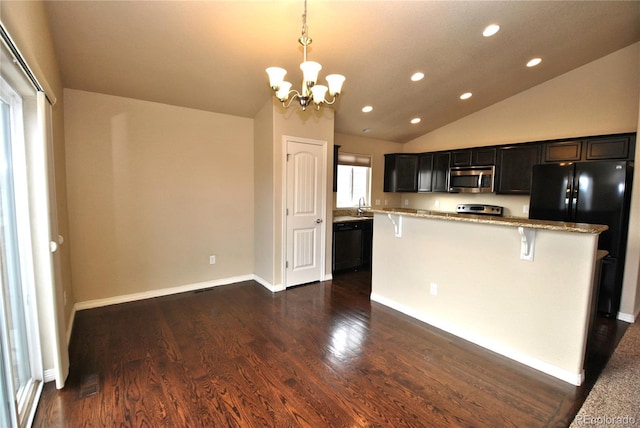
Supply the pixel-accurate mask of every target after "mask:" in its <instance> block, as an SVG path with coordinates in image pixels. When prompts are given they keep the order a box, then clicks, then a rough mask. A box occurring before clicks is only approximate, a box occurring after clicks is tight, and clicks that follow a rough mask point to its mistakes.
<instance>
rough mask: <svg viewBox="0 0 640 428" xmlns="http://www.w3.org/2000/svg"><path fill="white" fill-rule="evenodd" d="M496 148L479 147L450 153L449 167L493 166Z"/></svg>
mask: <svg viewBox="0 0 640 428" xmlns="http://www.w3.org/2000/svg"><path fill="white" fill-rule="evenodd" d="M495 163H496V148H495V147H480V148H472V149H465V150H456V151H453V152H451V160H450V162H449V165H450V166H453V167H456V166H486V165H495Z"/></svg>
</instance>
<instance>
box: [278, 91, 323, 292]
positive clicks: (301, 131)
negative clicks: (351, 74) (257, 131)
mask: <svg viewBox="0 0 640 428" xmlns="http://www.w3.org/2000/svg"><path fill="white" fill-rule="evenodd" d="M274 100H275V99H274ZM274 100H272V102H273V109H274V110H273V114H274V129H273V149H274V151H273V159H274V162H273V171H274V183H275V185H274V200H273V203H274V207H275V210H274V212H275V214H274V233H275V247H274V266H276V269H275V272H274V281H275V283H274V285H277V284H282V282H283V278H282V266H284V261H283V253H282V252H283V248H284V247H283V239H282V225H283V224H284V211H283V209H282V207H283V205H282V203H283V202H282V196H283V185H284V183H283V168H284V166H283V159H284V153H283V144H284V143H283V137H285V136H289V137H299V138H308V139H312V140H319V141H326V142H327V157H326V158H327V165H326V170H327V174H326V194H327V195H331V191H332V189H333V144H334V111H333V109H332V108H331V107H328V108H323V109H321V110H320V111H316V110H313V109H308V110H307V111H304V112H303V111H302V110H301V109H299V108H289V109H284V108H283V107H282V106H281V105H280V104H278V103H277V102H276V101H274ZM331 211H332V205H331V202H330V200H329V198H328V196H327V201H326V206H325V212H326V213H325V219H326V221H325V223H324V225H325V232H326V233H325V242H326V247H325V274H326V275H331V245H332V243H333V240H332V229H331V227H330V226H331V225H330V224H329V219H331V218H332V213H331Z"/></svg>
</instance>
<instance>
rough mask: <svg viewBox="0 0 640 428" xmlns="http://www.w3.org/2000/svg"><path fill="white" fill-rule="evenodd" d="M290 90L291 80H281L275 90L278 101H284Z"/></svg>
mask: <svg viewBox="0 0 640 428" xmlns="http://www.w3.org/2000/svg"><path fill="white" fill-rule="evenodd" d="M290 90H291V82H286V81H285V82H282V83H281V84H280V88H279V89H278V91H277V92H276V97H278V99H279V100H280V101H286V100H287V98H289V91H290Z"/></svg>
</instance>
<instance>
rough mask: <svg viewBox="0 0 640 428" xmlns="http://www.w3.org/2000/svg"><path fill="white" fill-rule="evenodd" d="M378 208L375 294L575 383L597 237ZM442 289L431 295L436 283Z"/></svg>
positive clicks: (580, 364) (580, 366)
mask: <svg viewBox="0 0 640 428" xmlns="http://www.w3.org/2000/svg"><path fill="white" fill-rule="evenodd" d="M402 219H403V223H402V236H401V237H400V238H397V237H395V235H394V228H393V225H392V223H391V221H390V220H389V219H388V218H387V216H386V215H385V214H376V215H375V218H374V228H375V233H374V234H373V268H372V269H373V271H372V296H371V298H372V299H373V300H376V301H378V302H381V303H383V304H386V305H389V306H391V307H393V308H395V309H397V310H400V311H402V312H404V313H407V314H408V315H411V316H413V317H416V318H418V319H421V320H423V321H425V322H428V323H429V324H432V325H434V326H436V327H438V328H441V329H443V330H445V331H449V332H450V333H452V334H455V335H457V336H460V337H463V338H465V339H467V340H470V341H472V342H474V343H477V344H479V345H481V346H484V347H486V348H489V349H491V350H493V351H495V352H498V353H500V354H503V355H506V356H507V357H509V358H512V359H515V360H517V361H520V362H521V363H524V364H527V365H530V366H532V367H534V368H536V369H538V370H542V371H544V372H546V373H549V374H551V375H553V376H556V377H559V378H561V379H564V380H566V381H568V382H572V383H576V384H577V383H579V381H580V378H581V376H582V373H583V367H584V366H583V357H584V351H585V346H586V339H587V327H588V323H589V311H590V302H591V297H592V289H593V288H592V284H593V282H592V281H593V269H594V266H595V264H594V259H595V252H596V246H597V235H592V234H586V233H568V232H557V231H548V230H537V231H536V238H535V253H534V259H533V261H524V260H521V259H520V242H521V239H520V235H519V234H518V228H517V227H512V226H499V225H491V224H476V223H464V222H458V221H445V220H435V219H424V218H415V217H410V216H403V217H402ZM432 283H433V284H436V286H437V293H436V295H433V294H432V293H431V284H432Z"/></svg>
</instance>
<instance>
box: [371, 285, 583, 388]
mask: <svg viewBox="0 0 640 428" xmlns="http://www.w3.org/2000/svg"><path fill="white" fill-rule="evenodd" d="M371 300H372V301H374V302H378V303H380V304H382V305H385V306H388V307H390V308H391V309H395V310H396V311H398V312H402V313H403V314H405V315H408V316H410V317H412V318H415V319H417V320H419V321H422V322H424V323H427V324H429V325H432V326H434V327H436V328H438V329H440V330H443V331H446V332H447V333H451V334H453V335H454V336H458V337H460V338H462V339H464V340H467V341H469V342H471V343H475V344H476V345H478V346H481V347H483V348H485V349H488V350H490V351H492V352H495V353H497V354H500V355H503V356H505V357H507V358H510V359H512V360H514V361H517V362H519V363H521V364H524V365H526V366H529V367H531V368H534V369H536V370H539V371H541V372H543V373H546V374H548V375H551V376H553V377H556V378H558V379H561V380H563V381H565V382H568V383H570V384H572V385H576V386H579V385H581V384H582V382H584V370H582V371H581V372H580V373H573V372H569V371H567V370H565V369H562V368H560V367H557V366H554V365H552V364H549V363H547V362H545V361H542V360H539V359H537V358H533V357H531V356H529V355H526V354H523V353H522V352H520V351H517V350H515V349H512V348H510V347H508V346H505V345H504V344H502V343H498V342H495V341H493V340H491V339H489V338H487V337H484V336H478V335H477V334H475V333H472V332H470V331H468V330H466V329H464V328H462V327H460V326H458V325H455V324H452V323H449V322H446V321H442V320H439V319H435V318H433V317H430V316H428V315H426V314H424V313H421V312H418V311H416V310H414V309H411V308H410V307H408V306H405V305H402V304H400V303H398V302H396V301H393V300H391V299H387V298H386V297H383V296H380V295H378V294H374V293H372V294H371Z"/></svg>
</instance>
